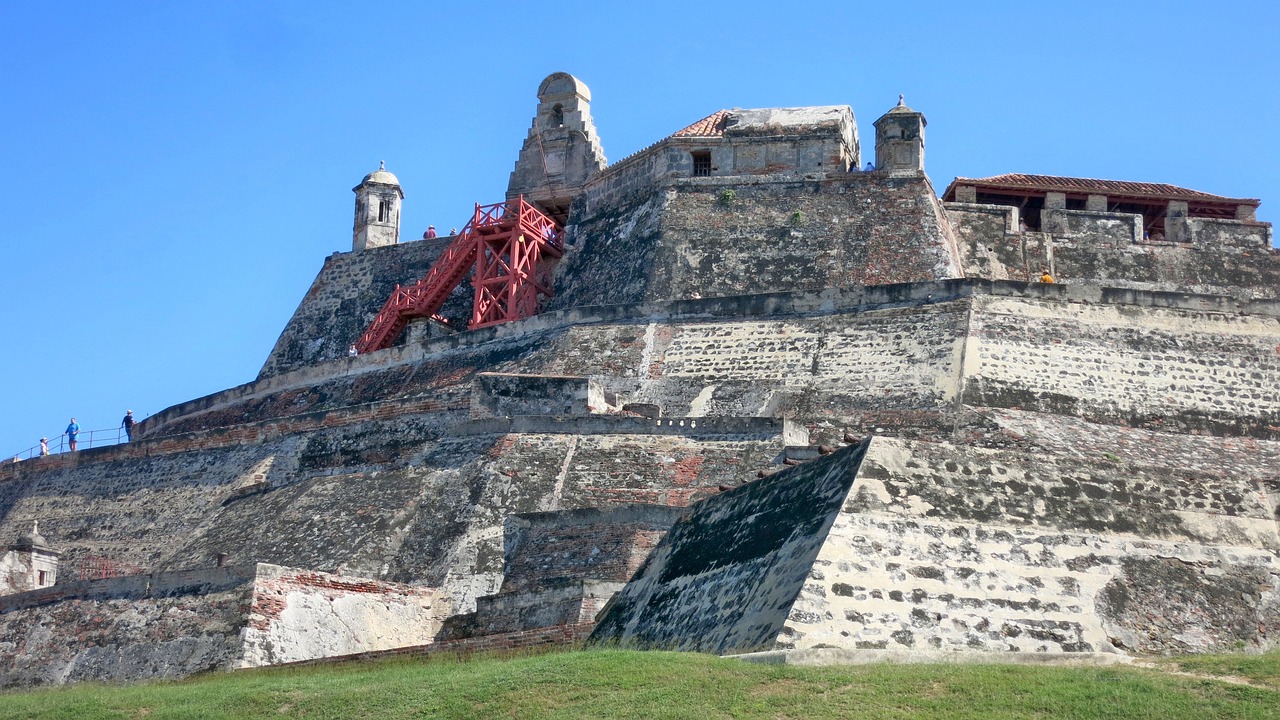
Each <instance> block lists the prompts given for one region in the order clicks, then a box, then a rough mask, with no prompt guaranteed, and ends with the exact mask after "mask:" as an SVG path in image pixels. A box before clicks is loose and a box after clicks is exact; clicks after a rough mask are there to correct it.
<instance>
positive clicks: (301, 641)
mask: <svg viewBox="0 0 1280 720" xmlns="http://www.w3.org/2000/svg"><path fill="white" fill-rule="evenodd" d="M452 612H453V607H452V605H451V604H450V603H448V601H447V600H444V601H442V600H441V599H440V598H437V597H436V592H435V591H434V590H432V589H430V588H421V587H408V586H405V585H398V584H393V583H385V582H378V581H375V580H369V579H365V578H356V577H345V576H341V575H333V574H330V573H321V572H315V571H312V570H299V569H296V568H285V567H280V566H277V565H258V566H257V573H256V577H255V579H254V583H253V604H252V606H251V607H250V608H249V610H248V615H247V617H246V621H245V629H244V633H243V647H242V656H241V661H240V667H257V666H261V665H279V664H281V663H289V662H297V661H300V660H310V659H313V658H322V657H330V656H334V655H348V654H351V653H357V652H372V651H378V650H386V649H390V648H399V647H407V646H412V645H423V644H427V643H430V642H432V641H433V638H434V637H435V635H436V633H437V632H438V631H439V629H440V623H441V621H442V620H443V619H444V618H446V617H448V616H449V615H451V614H452Z"/></svg>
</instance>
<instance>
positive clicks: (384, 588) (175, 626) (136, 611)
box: [0, 564, 452, 687]
mask: <svg viewBox="0 0 1280 720" xmlns="http://www.w3.org/2000/svg"><path fill="white" fill-rule="evenodd" d="M451 611H452V607H451V606H450V605H449V604H448V603H447V602H446V603H440V602H439V601H438V600H437V599H436V597H435V593H434V592H433V591H432V590H430V589H426V588H411V587H407V586H403V585H396V584H391V583H384V582H377V581H373V580H368V579H363V578H353V577H341V576H336V575H332V574H328V573H320V572H315V571H311V570H298V569H295V568H285V567H279V566H275V565H262V564H257V565H255V564H248V565H239V566H230V567H217V568H208V569H200V570H187V571H180V572H160V573H149V574H144V575H133V576H128V577H121V578H112V579H105V580H88V581H73V582H63V583H59V584H58V585H57V586H56V587H52V588H45V589H42V590H34V591H30V592H25V593H20V594H18V595H13V596H9V597H5V598H0V687H12V686H30V685H47V684H61V683H67V682H80V681H86V680H93V681H98V682H124V681H136V680H146V679H156V678H182V677H186V676H188V675H192V674H195V673H198V672H205V671H209V670H230V669H233V668H238V667H256V666H260V665H272V664H279V663H283V662H295V661H299V660H310V659H314V658H320V657H328V656H331V655H340V654H349V653H354V652H369V651H376V650H384V649H388V648H394V647H404V646H411V645H421V644H424V643H429V642H432V640H433V637H434V636H435V634H436V632H437V631H438V630H439V627H440V620H441V619H442V618H443V617H446V616H447V615H449V614H450V613H451Z"/></svg>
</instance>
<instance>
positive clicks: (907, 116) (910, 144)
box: [875, 95, 929, 176]
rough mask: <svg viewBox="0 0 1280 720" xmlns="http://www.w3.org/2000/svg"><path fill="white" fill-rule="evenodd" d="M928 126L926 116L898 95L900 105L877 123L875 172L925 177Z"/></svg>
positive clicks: (882, 116)
mask: <svg viewBox="0 0 1280 720" xmlns="http://www.w3.org/2000/svg"><path fill="white" fill-rule="evenodd" d="M928 124H929V123H928V122H927V121H926V120H925V119H924V114H923V113H918V112H916V111H915V110H912V109H911V108H909V107H907V103H906V102H905V99H904V98H903V97H902V96H901V95H899V96H898V104H897V105H896V106H894V107H893V108H892V109H890V110H889V112H887V113H885V114H884V115H881V116H880V119H879V120H876V122H875V126H876V169H877V170H880V171H883V172H888V173H889V174H890V175H902V176H911V175H919V174H921V173H923V172H924V128H925V125H928Z"/></svg>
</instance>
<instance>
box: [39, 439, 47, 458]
mask: <svg viewBox="0 0 1280 720" xmlns="http://www.w3.org/2000/svg"><path fill="white" fill-rule="evenodd" d="M48 454H49V438H47V437H42V438H40V457H45V456H46V455H48Z"/></svg>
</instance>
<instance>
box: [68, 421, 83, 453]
mask: <svg viewBox="0 0 1280 720" xmlns="http://www.w3.org/2000/svg"><path fill="white" fill-rule="evenodd" d="M79 435H80V426H79V425H77V424H76V419H75V418H71V424H70V425H68V426H67V444H68V445H70V446H71V452H75V451H76V438H77V437H79Z"/></svg>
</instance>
